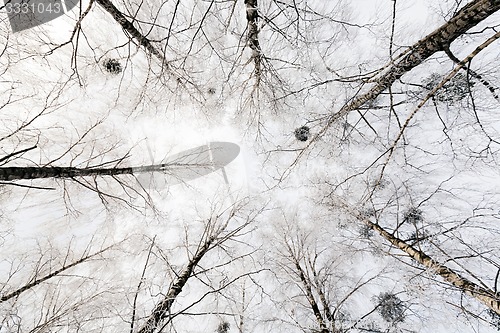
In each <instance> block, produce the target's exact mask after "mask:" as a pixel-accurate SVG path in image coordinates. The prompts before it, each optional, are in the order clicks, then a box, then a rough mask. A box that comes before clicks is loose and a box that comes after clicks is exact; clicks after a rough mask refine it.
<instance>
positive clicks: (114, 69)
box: [102, 59, 123, 74]
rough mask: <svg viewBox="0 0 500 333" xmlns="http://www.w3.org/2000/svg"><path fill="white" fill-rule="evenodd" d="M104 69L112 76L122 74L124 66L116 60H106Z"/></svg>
mask: <svg viewBox="0 0 500 333" xmlns="http://www.w3.org/2000/svg"><path fill="white" fill-rule="evenodd" d="M102 65H103V66H104V69H105V70H106V71H107V72H109V73H111V74H120V73H121V72H122V70H123V69H122V65H121V64H120V62H119V61H118V60H116V59H106V60H104V62H103V63H102Z"/></svg>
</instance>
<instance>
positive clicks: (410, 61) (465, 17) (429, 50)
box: [322, 0, 500, 132]
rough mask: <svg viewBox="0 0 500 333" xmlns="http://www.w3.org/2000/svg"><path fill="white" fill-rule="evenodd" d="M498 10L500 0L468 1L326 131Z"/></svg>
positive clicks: (341, 112) (356, 100) (398, 62)
mask: <svg viewBox="0 0 500 333" xmlns="http://www.w3.org/2000/svg"><path fill="white" fill-rule="evenodd" d="M498 10H500V0H476V1H473V2H471V3H469V4H467V5H466V6H465V7H463V8H462V9H461V10H459V11H458V12H457V13H456V14H455V16H453V17H452V18H451V19H450V20H449V21H448V22H446V23H445V24H443V25H442V26H441V27H439V28H438V29H437V30H435V31H434V32H432V33H431V34H429V35H427V36H426V37H425V38H423V39H421V40H420V41H418V42H417V43H416V44H414V45H413V46H412V47H410V49H409V50H407V51H406V52H405V53H404V54H403V55H402V56H401V57H400V58H399V59H396V60H395V63H394V64H393V65H392V66H390V67H389V68H388V69H387V70H386V71H385V72H384V73H383V74H382V75H381V76H380V77H379V78H377V79H376V82H377V83H376V84H375V86H373V87H372V88H370V90H369V91H368V92H366V93H364V94H362V95H360V96H358V97H356V98H355V99H354V100H352V101H351V102H350V103H348V104H346V105H344V106H343V107H342V108H341V109H340V110H339V112H337V113H335V114H333V115H332V116H331V117H330V119H329V121H328V124H327V126H326V127H325V128H324V129H323V131H322V132H324V131H325V130H326V129H327V128H328V127H330V126H331V125H332V124H333V123H334V122H335V121H336V120H337V119H339V118H341V117H343V116H345V115H346V114H348V113H349V112H351V111H354V110H356V109H358V108H359V107H361V106H362V105H363V104H365V103H366V102H368V101H371V100H374V99H375V98H376V97H377V96H378V95H380V94H381V93H382V92H383V91H384V90H386V89H387V88H389V87H390V86H391V85H392V84H393V83H394V82H395V81H396V80H398V79H399V78H401V77H402V76H403V75H404V74H405V73H407V72H409V71H410V70H412V69H413V68H415V67H417V66H418V65H420V64H421V63H422V62H424V61H425V60H426V59H427V58H429V57H430V56H432V55H433V54H434V53H436V52H439V51H444V50H446V49H447V48H448V46H449V45H450V44H451V43H452V42H453V41H454V40H455V39H457V38H458V37H459V36H460V35H462V34H464V33H465V32H467V31H468V30H469V29H470V28H472V27H474V26H476V25H477V24H479V23H480V22H481V21H483V20H485V19H486V18H488V17H489V16H490V15H492V14H494V13H495V12H497V11H498Z"/></svg>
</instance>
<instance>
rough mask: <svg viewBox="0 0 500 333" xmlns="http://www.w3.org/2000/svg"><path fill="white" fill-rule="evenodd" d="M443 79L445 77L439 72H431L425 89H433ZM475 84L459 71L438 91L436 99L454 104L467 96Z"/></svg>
mask: <svg viewBox="0 0 500 333" xmlns="http://www.w3.org/2000/svg"><path fill="white" fill-rule="evenodd" d="M442 79H443V77H442V76H441V75H439V74H437V73H433V74H431V75H430V76H429V77H428V78H427V79H425V80H424V82H423V85H424V88H425V90H426V91H431V90H432V89H434V87H435V86H437V85H438V84H439V83H440V82H441V80H442ZM473 86H474V82H473V81H471V80H470V79H469V78H468V77H467V75H465V74H462V73H458V74H457V75H455V76H454V77H453V78H451V80H450V81H448V82H447V83H445V84H444V85H443V87H442V88H441V89H439V90H438V91H436V93H435V94H434V99H435V100H436V101H438V102H443V103H450V104H453V103H456V102H459V101H461V100H463V99H464V98H466V97H467V96H468V95H469V91H470V88H471V87H473ZM424 93H425V91H424Z"/></svg>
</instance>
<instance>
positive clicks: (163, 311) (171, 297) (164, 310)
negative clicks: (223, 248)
mask: <svg viewBox="0 0 500 333" xmlns="http://www.w3.org/2000/svg"><path fill="white" fill-rule="evenodd" d="M215 239H216V238H215V237H214V236H212V237H210V238H208V239H207V240H206V241H205V243H204V244H203V245H202V246H201V247H200V248H199V249H198V251H196V254H195V255H194V257H193V258H192V259H191V260H190V261H189V263H188V265H187V266H186V268H185V269H184V270H183V271H182V273H181V274H179V276H178V277H177V279H176V280H175V281H174V283H173V284H172V286H171V287H170V288H169V290H168V292H167V295H165V297H164V298H163V300H162V301H161V302H160V303H158V304H157V305H156V306H155V308H154V309H153V312H152V314H151V316H150V317H149V318H148V320H147V321H146V323H144V325H143V326H142V327H141V329H140V330H139V331H138V332H137V333H153V332H156V329H157V328H158V327H159V325H160V324H161V322H162V321H163V320H164V319H166V318H167V317H168V316H169V314H170V309H171V307H172V304H173V303H174V301H175V299H176V298H177V296H178V295H179V294H180V293H181V291H182V288H184V286H185V285H186V283H187V282H188V279H189V278H190V277H191V275H192V274H193V271H194V269H195V268H196V266H197V265H198V263H199V262H200V260H201V258H203V256H204V255H205V254H206V253H207V252H208V251H209V250H210V248H211V246H212V244H213V242H214V241H215Z"/></svg>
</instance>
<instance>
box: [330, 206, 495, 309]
mask: <svg viewBox="0 0 500 333" xmlns="http://www.w3.org/2000/svg"><path fill="white" fill-rule="evenodd" d="M339 200H340V199H339ZM341 202H342V206H344V208H346V209H347V210H348V211H349V212H350V213H351V214H352V215H353V216H355V217H356V218H357V219H358V220H359V221H362V222H363V223H364V224H365V225H367V226H368V227H369V228H370V229H372V230H374V231H376V232H377V233H379V234H380V235H381V236H382V237H383V238H385V239H386V240H387V241H389V242H390V243H391V244H392V245H394V246H396V247H397V248H398V249H400V250H401V251H403V252H405V253H406V254H407V255H408V256H409V257H410V258H412V259H413V260H415V261H416V262H418V263H419V264H421V265H423V266H425V267H427V268H428V269H429V271H431V272H433V273H435V274H437V275H439V276H441V277H442V278H443V279H444V280H445V281H446V282H448V283H450V284H451V285H453V286H454V287H456V288H457V289H459V290H460V291H462V292H463V293H465V294H467V295H469V296H472V297H474V298H475V299H477V300H478V301H480V302H481V303H483V304H484V305H486V306H487V307H488V308H490V309H491V310H493V311H494V312H495V313H497V314H499V315H500V293H497V292H495V291H493V290H491V289H488V288H484V287H481V286H480V285H478V284H476V283H474V282H472V281H471V280H469V279H467V278H465V277H463V276H461V275H460V274H458V273H457V272H455V271H454V270H453V269H451V268H449V267H447V266H446V265H444V264H442V263H440V262H439V261H437V260H435V259H433V258H432V257H431V256H429V255H428V254H426V253H425V252H423V251H421V250H418V249H416V248H415V247H413V246H411V245H410V244H408V243H407V242H405V241H404V240H402V239H400V238H397V237H396V236H394V235H393V234H391V233H389V232H388V231H387V230H385V229H384V228H382V227H381V226H380V225H378V224H375V223H373V222H371V221H370V220H369V219H367V218H366V217H365V216H363V215H362V214H361V213H360V212H359V211H357V210H355V209H353V208H352V207H351V206H350V205H348V204H347V203H345V202H343V201H341Z"/></svg>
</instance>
